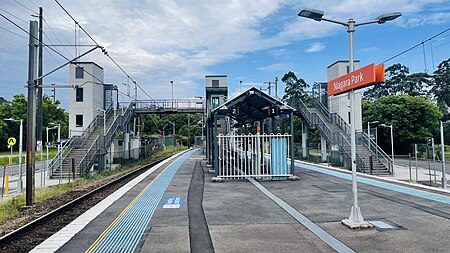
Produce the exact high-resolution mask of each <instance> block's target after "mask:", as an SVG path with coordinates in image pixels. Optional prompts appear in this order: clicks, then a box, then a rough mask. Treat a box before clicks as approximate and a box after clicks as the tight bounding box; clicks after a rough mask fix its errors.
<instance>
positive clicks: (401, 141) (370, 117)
mask: <svg viewBox="0 0 450 253" xmlns="http://www.w3.org/2000/svg"><path fill="white" fill-rule="evenodd" d="M441 118H442V113H441V112H440V111H439V108H438V107H437V106H436V105H435V104H433V103H432V102H431V101H429V100H428V99H426V98H423V97H420V96H408V95H390V96H384V97H381V98H380V99H378V100H376V101H369V100H364V101H363V124H367V122H369V121H379V122H381V123H384V124H387V125H393V129H394V143H395V145H394V146H395V153H401V154H407V153H408V152H409V148H410V145H411V144H413V143H425V142H426V140H427V138H428V137H431V136H438V133H439V121H440V119H441ZM385 138H390V136H389V134H386V136H385Z"/></svg>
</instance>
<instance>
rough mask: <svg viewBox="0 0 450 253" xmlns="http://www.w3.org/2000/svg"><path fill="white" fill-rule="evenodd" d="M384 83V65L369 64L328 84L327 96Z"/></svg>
mask: <svg viewBox="0 0 450 253" xmlns="http://www.w3.org/2000/svg"><path fill="white" fill-rule="evenodd" d="M381 82H384V64H380V65H378V66H375V64H373V63H372V64H370V65H367V66H365V67H362V68H360V69H357V70H355V71H353V72H350V73H348V74H346V75H343V76H340V77H338V78H336V79H333V80H331V81H329V82H328V96H333V95H339V94H342V93H346V92H348V91H350V90H356V89H361V88H364V87H367V86H369V85H372V84H376V83H381Z"/></svg>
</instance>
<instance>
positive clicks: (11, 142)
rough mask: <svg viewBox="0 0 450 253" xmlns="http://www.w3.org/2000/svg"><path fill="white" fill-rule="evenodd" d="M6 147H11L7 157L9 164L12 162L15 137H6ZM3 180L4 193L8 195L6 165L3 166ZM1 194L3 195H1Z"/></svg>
mask: <svg viewBox="0 0 450 253" xmlns="http://www.w3.org/2000/svg"><path fill="white" fill-rule="evenodd" d="M7 142H8V147H9V148H11V155H10V157H9V165H11V164H12V160H13V146H14V145H15V144H16V138H14V137H9V138H8V141H7ZM4 170H5V171H4V175H5V176H4V180H5V195H6V196H8V193H9V175H8V170H7V169H6V166H5V168H4ZM2 196H3V195H2Z"/></svg>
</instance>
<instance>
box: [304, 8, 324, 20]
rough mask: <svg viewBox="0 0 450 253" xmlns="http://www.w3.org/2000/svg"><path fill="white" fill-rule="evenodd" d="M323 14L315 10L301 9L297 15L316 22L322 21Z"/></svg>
mask: <svg viewBox="0 0 450 253" xmlns="http://www.w3.org/2000/svg"><path fill="white" fill-rule="evenodd" d="M323 14H324V12H323V11H321V10H316V9H303V10H301V11H300V12H299V13H298V16H300V17H304V18H310V19H314V20H316V21H322V17H323Z"/></svg>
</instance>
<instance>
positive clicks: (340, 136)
mask: <svg viewBox="0 0 450 253" xmlns="http://www.w3.org/2000/svg"><path fill="white" fill-rule="evenodd" d="M296 102H297V103H296V104H297V106H296V108H298V109H300V111H301V112H303V114H304V116H305V118H306V120H307V121H309V123H310V124H312V125H315V126H316V127H318V128H319V129H320V130H321V132H322V133H324V134H325V136H326V137H327V139H328V140H329V141H330V142H332V143H335V144H339V143H340V141H339V140H343V141H345V142H346V143H345V144H347V145H344V143H342V144H341V145H339V147H341V148H342V149H343V150H344V152H345V153H346V154H347V155H348V156H349V157H350V159H351V153H350V150H348V148H351V145H350V142H349V141H348V138H347V137H346V136H344V133H342V132H338V133H333V132H332V131H331V129H330V128H329V127H328V126H327V124H326V123H325V122H324V121H323V120H322V118H321V117H320V116H319V115H318V114H317V113H312V112H311V111H309V109H308V108H307V107H306V105H305V103H303V101H302V100H301V99H296ZM336 134H337V138H336ZM356 160H357V161H356V163H357V166H358V167H359V168H360V170H362V169H364V168H366V162H365V161H364V159H363V158H362V157H361V155H359V154H358V153H357V154H356Z"/></svg>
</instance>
